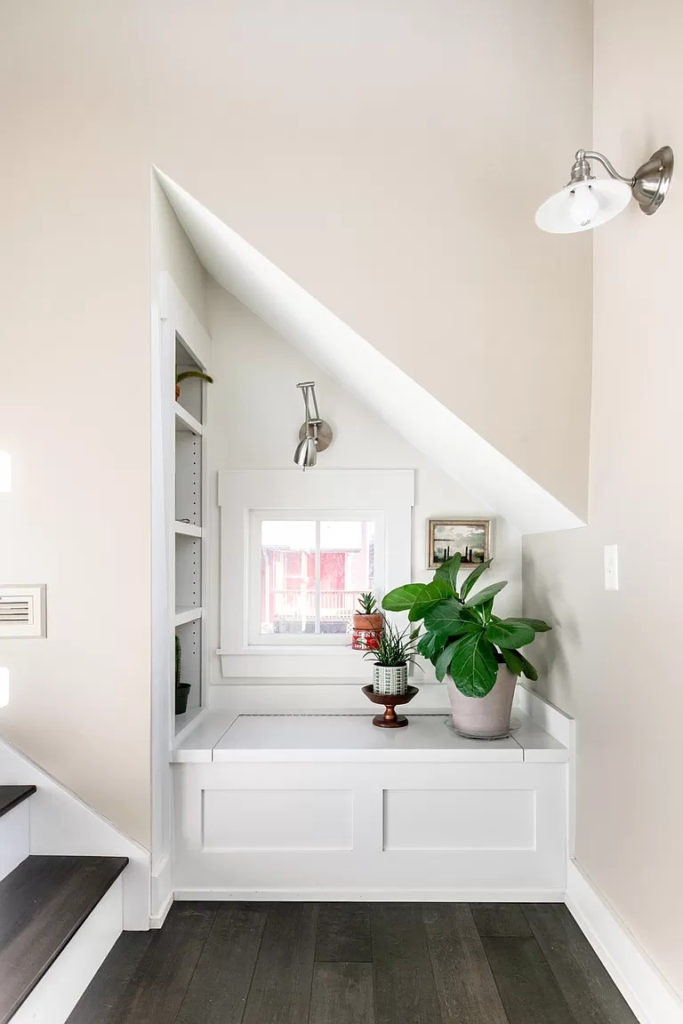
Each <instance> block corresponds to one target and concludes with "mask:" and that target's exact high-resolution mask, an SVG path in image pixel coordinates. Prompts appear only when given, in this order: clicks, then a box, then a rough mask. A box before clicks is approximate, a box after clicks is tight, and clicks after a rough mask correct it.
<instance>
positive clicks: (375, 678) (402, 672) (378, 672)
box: [372, 665, 408, 697]
mask: <svg viewBox="0 0 683 1024" xmlns="http://www.w3.org/2000/svg"><path fill="white" fill-rule="evenodd" d="M372 689H373V691H374V692H375V693H381V694H382V696H384V697H400V696H402V695H403V694H404V693H407V692H408V666H407V665H392V666H391V667H389V666H387V665H373V668H372Z"/></svg>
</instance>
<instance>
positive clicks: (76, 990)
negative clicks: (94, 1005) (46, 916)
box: [11, 877, 123, 1024]
mask: <svg viewBox="0 0 683 1024" xmlns="http://www.w3.org/2000/svg"><path fill="white" fill-rule="evenodd" d="M122 928H123V880H122V877H119V878H117V879H116V881H115V882H114V884H113V885H112V886H111V888H110V889H109V890H108V892H107V893H106V894H105V895H104V896H103V897H102V899H101V900H100V902H99V903H98V904H97V906H96V907H95V909H94V910H93V912H92V913H91V914H90V915H89V917H87V918H86V920H85V921H84V922H83V924H82V925H81V927H80V928H79V929H78V931H77V932H76V934H75V935H74V937H73V938H72V939H71V941H70V942H69V943H68V945H67V946H65V947H64V949H63V950H62V952H61V953H60V955H59V956H58V957H57V959H56V960H55V962H54V963H53V964H52V966H51V967H50V968H49V970H48V971H47V972H46V973H45V975H44V976H43V977H42V978H41V980H40V981H39V982H38V984H37V985H36V987H35V988H34V989H33V991H32V992H31V994H30V995H29V996H28V998H27V999H26V1000H25V1001H24V1002H23V1003H22V1004H21V1006H20V1007H19V1009H18V1010H17V1012H16V1013H15V1014H14V1016H13V1017H12V1019H11V1024H64V1022H65V1021H66V1020H67V1018H68V1017H69V1014H70V1013H71V1011H72V1010H73V1008H74V1006H75V1005H76V1003H77V1002H78V1000H79V999H80V998H81V996H82V995H83V993H84V992H85V990H86V988H87V987H88V985H89V984H90V982H91V981H92V979H93V978H94V976H95V974H96V973H97V971H98V969H99V967H100V966H101V964H102V962H103V960H104V958H105V957H106V955H107V953H108V952H109V950H110V949H111V948H112V946H113V945H114V943H115V942H116V940H117V939H118V937H119V935H120V934H121V931H122Z"/></svg>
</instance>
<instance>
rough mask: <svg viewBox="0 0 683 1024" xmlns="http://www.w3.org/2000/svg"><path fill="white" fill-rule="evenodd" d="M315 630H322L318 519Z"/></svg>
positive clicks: (316, 534)
mask: <svg viewBox="0 0 683 1024" xmlns="http://www.w3.org/2000/svg"><path fill="white" fill-rule="evenodd" d="M315 632H316V634H320V633H321V632H322V629H321V626H320V520H319V519H316V521H315Z"/></svg>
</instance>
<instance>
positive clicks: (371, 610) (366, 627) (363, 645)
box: [351, 593, 384, 651]
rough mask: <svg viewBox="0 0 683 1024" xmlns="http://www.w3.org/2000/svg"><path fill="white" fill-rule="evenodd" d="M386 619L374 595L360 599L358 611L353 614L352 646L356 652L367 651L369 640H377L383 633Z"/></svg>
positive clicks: (361, 595)
mask: <svg viewBox="0 0 683 1024" xmlns="http://www.w3.org/2000/svg"><path fill="white" fill-rule="evenodd" d="M383 626H384V618H383V616H382V613H381V612H380V610H379V608H378V607H377V601H376V600H375V596H374V594H370V593H365V594H360V595H359V597H358V609H357V610H356V611H355V612H354V614H353V638H352V641H351V646H352V648H353V649H354V651H365V650H367V648H368V640H372V639H377V638H378V637H379V635H380V634H381V632H382V627H383Z"/></svg>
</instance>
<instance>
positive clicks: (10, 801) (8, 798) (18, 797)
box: [0, 786, 36, 818]
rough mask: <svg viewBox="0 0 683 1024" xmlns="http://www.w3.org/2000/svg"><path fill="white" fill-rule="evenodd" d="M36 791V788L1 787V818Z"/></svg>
mask: <svg viewBox="0 0 683 1024" xmlns="http://www.w3.org/2000/svg"><path fill="white" fill-rule="evenodd" d="M35 791H36V787H35V786H0V818H2V816H3V814H7V812H8V811H11V810H12V808H13V807H16V806H17V804H20V803H21V801H22V800H25V799H26V798H27V797H29V796H31V793H35Z"/></svg>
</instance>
